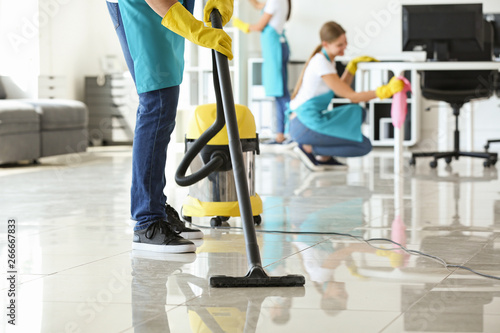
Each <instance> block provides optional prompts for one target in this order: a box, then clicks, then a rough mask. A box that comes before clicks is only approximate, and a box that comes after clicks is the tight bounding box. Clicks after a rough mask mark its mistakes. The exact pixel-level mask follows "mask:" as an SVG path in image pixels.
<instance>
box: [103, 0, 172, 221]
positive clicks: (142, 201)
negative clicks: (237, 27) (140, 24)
mask: <svg viewBox="0 0 500 333" xmlns="http://www.w3.org/2000/svg"><path fill="white" fill-rule="evenodd" d="M107 4H108V10H109V13H110V16H111V19H112V21H113V24H114V26H115V29H116V33H117V35H118V39H119V40H120V44H121V47H122V51H123V54H124V56H125V61H126V63H127V66H128V68H129V70H130V73H131V74H132V77H133V78H134V81H135V73H134V63H133V59H132V57H131V56H130V51H129V48H128V43H127V38H126V36H125V30H124V27H123V22H122V20H121V15H120V9H119V5H118V4H117V3H110V2H107ZM178 100H179V86H174V87H169V88H164V89H159V90H153V91H148V92H145V93H141V94H139V107H138V108H137V121H136V125H135V132H134V143H133V147H132V187H131V214H132V219H133V220H135V221H137V223H136V226H135V230H142V229H145V228H147V227H148V226H149V224H151V222H152V221H154V220H157V219H165V218H166V213H165V202H166V200H167V197H166V196H165V194H164V193H163V190H164V188H165V185H166V178H165V165H166V161H167V147H168V144H169V142H170V135H171V133H172V131H173V130H174V127H175V116H176V114H177V102H178Z"/></svg>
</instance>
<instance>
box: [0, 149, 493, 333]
mask: <svg viewBox="0 0 500 333" xmlns="http://www.w3.org/2000/svg"><path fill="white" fill-rule="evenodd" d="M391 156H392V155H391V152H390V151H374V152H373V153H371V154H370V155H369V156H367V157H365V158H363V159H353V160H352V161H349V170H348V171H335V172H323V173H311V172H309V171H308V170H307V169H306V168H305V167H304V166H303V165H302V164H301V162H299V160H298V159H296V158H295V157H294V156H293V154H262V155H260V156H258V157H257V159H256V174H257V177H256V189H257V192H258V193H259V195H260V196H261V198H262V200H263V206H264V212H263V214H262V219H263V223H262V225H261V226H260V227H258V228H257V229H258V230H286V231H290V232H294V233H289V234H279V233H260V232H259V233H257V239H258V242H259V244H260V253H261V256H262V263H263V265H264V266H265V269H266V271H267V272H268V274H269V275H272V276H282V275H287V274H301V275H303V276H304V277H305V278H306V284H305V287H304V288H260V289H255V288H249V289H216V288H210V287H209V284H208V277H209V276H211V275H218V274H226V275H231V276H242V275H244V274H246V272H247V269H248V267H247V259H246V251H245V245H244V238H243V235H242V233H241V231H239V230H230V231H229V230H214V229H203V230H204V232H205V239H204V241H203V242H199V243H198V244H197V245H198V246H199V247H198V251H197V253H196V254H191V255H164V256H159V255H156V256H152V255H148V254H147V253H132V252H131V240H132V229H131V227H130V226H129V220H128V218H129V213H128V211H129V208H128V207H129V182H130V177H131V171H130V164H131V151H130V148H128V147H105V148H94V149H91V150H90V151H89V152H88V153H86V154H83V155H68V156H64V157H55V158H49V159H43V160H42V164H41V165H37V166H24V167H0V195H1V201H0V218H1V219H2V222H1V225H2V227H1V228H2V229H0V230H1V234H0V237H1V239H0V253H1V263H2V266H1V267H2V278H1V283H0V286H1V297H0V299H2V300H4V301H2V308H3V309H4V310H3V312H5V313H3V314H2V316H1V317H0V318H1V325H2V326H1V327H0V331H2V330H3V329H4V328H5V327H7V329H8V330H7V331H11V330H12V326H11V325H7V324H6V321H7V320H8V319H9V317H7V316H6V314H7V311H8V310H6V305H7V303H6V302H7V301H8V299H10V298H9V297H8V292H9V289H10V285H9V281H8V280H7V278H8V277H9V276H10V275H8V273H7V272H8V268H7V265H6V264H7V262H8V258H7V255H8V247H7V234H6V232H7V227H6V225H7V220H8V219H9V218H15V219H16V220H17V221H18V222H17V228H16V237H17V238H16V255H17V258H16V259H17V261H16V263H17V267H16V268H17V271H18V275H17V285H16V287H15V292H16V296H17V298H16V324H17V325H16V328H17V329H18V331H19V332H50V333H52V332H175V333H183V332H287V333H289V332H498V331H499V327H500V281H499V280H495V279H491V278H485V277H481V276H478V275H475V274H473V273H471V272H468V271H465V270H460V269H456V268H451V267H450V268H448V269H447V268H445V267H443V265H442V264H441V263H439V262H437V261H436V260H433V259H429V258H425V257H421V256H415V255H408V254H406V253H404V252H401V251H388V250H377V249H376V248H375V247H372V246H370V245H368V244H366V243H363V242H361V241H359V240H357V239H356V238H353V237H345V236H339V235H333V234H327V233H329V232H338V233H350V234H351V235H353V236H356V237H363V238H365V239H368V238H389V239H392V240H394V241H397V242H399V243H402V244H404V245H405V246H406V247H407V248H408V249H411V250H418V251H423V252H425V253H427V254H430V255H434V256H438V257H440V258H442V259H443V260H445V261H446V262H448V263H450V264H459V265H465V266H468V267H470V268H472V269H475V270H477V271H480V272H482V273H485V274H490V275H495V276H500V236H499V235H500V180H499V179H498V175H497V172H496V169H492V170H486V169H484V168H483V167H482V164H481V161H471V160H470V159H467V158H463V159H461V160H460V161H458V162H453V170H448V171H447V170H445V168H444V166H443V165H440V166H439V167H438V169H437V170H434V171H433V170H431V169H430V168H429V167H428V164H427V162H426V161H425V162H424V161H421V162H419V163H418V165H417V168H416V170H411V169H405V171H404V175H402V176H401V177H399V176H398V177H394V174H393V160H392V157H391ZM180 157H181V154H180V153H174V152H173V150H171V152H170V156H169V162H168V166H167V171H168V179H169V187H168V189H167V190H166V191H167V194H168V197H169V202H170V203H171V204H172V205H174V206H175V207H177V208H179V207H180V206H181V205H182V201H183V200H184V198H185V197H186V194H187V191H188V190H187V189H185V188H178V187H176V186H174V182H173V180H172V179H173V174H174V173H175V168H176V167H175V166H176V165H177V163H178V161H179V158H180ZM401 189H402V190H401ZM395 193H397V194H398V195H395ZM193 222H195V223H197V224H200V225H204V226H208V225H209V220H208V218H205V219H193ZM229 223H230V225H231V226H240V225H241V223H240V221H239V219H237V218H232V219H231V220H229ZM312 231H314V232H324V233H325V234H300V232H312ZM371 244H372V245H374V246H377V247H383V248H386V249H391V248H393V247H394V245H393V244H391V243H389V242H387V241H383V240H376V241H373V242H371ZM4 305H5V306H4Z"/></svg>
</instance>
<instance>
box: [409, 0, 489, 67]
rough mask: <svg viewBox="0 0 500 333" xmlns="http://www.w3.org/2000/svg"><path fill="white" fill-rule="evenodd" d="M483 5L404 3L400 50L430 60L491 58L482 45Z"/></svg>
mask: <svg viewBox="0 0 500 333" xmlns="http://www.w3.org/2000/svg"><path fill="white" fill-rule="evenodd" d="M483 41H484V25H483V6H482V4H459V5H405V6H403V51H415V50H422V51H426V53H427V59H429V60H439V61H448V60H457V61H467V60H491V54H490V55H487V53H488V52H487V50H485V48H484V43H483Z"/></svg>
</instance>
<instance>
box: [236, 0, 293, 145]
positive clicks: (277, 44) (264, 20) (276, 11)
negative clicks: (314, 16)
mask: <svg viewBox="0 0 500 333" xmlns="http://www.w3.org/2000/svg"><path fill="white" fill-rule="evenodd" d="M249 1H250V3H251V4H252V6H253V7H255V8H256V9H258V10H262V12H263V13H262V16H261V17H260V19H259V21H258V22H257V23H256V24H249V23H245V22H243V21H241V20H239V19H238V18H233V25H234V26H235V27H237V28H238V29H240V30H241V31H243V32H244V33H249V32H250V31H259V32H261V35H260V43H261V48H262V58H263V59H264V62H263V64H262V83H263V84H264V89H265V91H266V96H270V97H274V98H275V104H276V126H275V133H276V136H275V138H274V140H271V141H270V142H268V143H274V144H282V143H284V142H285V141H286V138H285V112H286V110H287V108H288V105H287V104H288V103H289V102H290V93H289V92H288V71H287V64H288V59H289V58H290V49H289V47H288V43H287V40H286V36H285V23H286V22H287V21H288V19H289V18H290V13H291V10H292V3H291V0H267V1H266V2H265V3H264V2H259V1H257V0H249ZM264 143H266V142H264Z"/></svg>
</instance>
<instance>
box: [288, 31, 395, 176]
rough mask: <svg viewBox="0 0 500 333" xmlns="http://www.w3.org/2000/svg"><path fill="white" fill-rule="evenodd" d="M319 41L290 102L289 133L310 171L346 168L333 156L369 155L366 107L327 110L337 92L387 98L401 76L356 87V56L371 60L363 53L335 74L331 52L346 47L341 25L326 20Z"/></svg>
mask: <svg viewBox="0 0 500 333" xmlns="http://www.w3.org/2000/svg"><path fill="white" fill-rule="evenodd" d="M320 38H321V44H320V45H319V46H318V47H317V48H316V49H315V50H314V52H313V54H312V55H311V57H310V58H309V60H308V61H307V62H306V64H305V66H304V69H303V70H302V73H301V75H300V78H299V80H298V82H297V85H296V87H295V90H294V92H293V94H292V100H291V102H290V110H288V113H289V114H290V129H289V130H290V136H291V137H292V139H293V140H294V141H296V142H297V143H298V146H297V147H295V148H294V150H295V152H296V153H297V154H298V156H299V157H300V159H301V160H302V161H303V162H304V163H305V164H306V166H307V167H308V168H309V169H311V170H313V171H322V170H326V169H338V168H345V167H346V166H345V165H344V164H342V163H340V162H339V161H337V160H336V159H335V156H337V157H355V156H363V155H366V154H368V153H369V152H370V151H371V149H372V146H371V143H370V140H369V139H368V138H367V137H365V136H363V135H362V134H361V123H362V122H363V120H364V118H365V116H366V111H365V110H364V109H363V108H362V107H361V106H359V105H358V104H348V105H343V106H339V107H335V108H333V110H328V105H329V104H330V102H331V100H332V98H333V97H334V96H335V95H336V96H338V97H343V98H347V99H349V100H351V102H353V103H359V102H366V101H369V100H371V99H374V98H377V97H378V98H380V99H384V98H389V97H391V96H392V95H393V94H395V93H397V92H399V91H401V90H402V89H403V81H401V80H399V79H397V78H395V77H394V78H392V79H391V80H390V81H389V83H388V84H387V85H384V86H381V87H378V88H377V89H376V90H372V91H363V92H356V91H354V90H352V88H351V86H350V85H351V83H352V80H353V78H354V74H355V73H356V69H357V64H358V63H359V62H361V61H376V59H374V58H371V57H367V56H363V57H358V58H355V59H353V60H352V61H351V62H349V63H348V65H347V67H346V70H345V71H344V73H343V74H342V77H339V75H338V74H337V71H336V69H335V64H334V62H335V57H336V56H341V55H344V50H345V49H346V47H347V39H346V35H345V30H344V29H343V28H342V27H341V26H340V25H339V24H338V23H336V22H327V23H325V24H324V25H323V26H322V27H321V30H320Z"/></svg>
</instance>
